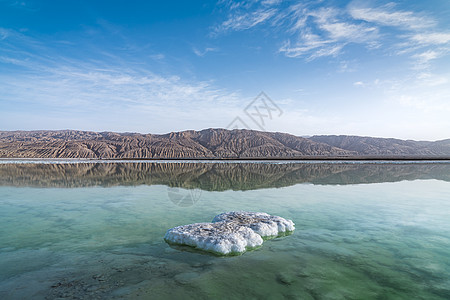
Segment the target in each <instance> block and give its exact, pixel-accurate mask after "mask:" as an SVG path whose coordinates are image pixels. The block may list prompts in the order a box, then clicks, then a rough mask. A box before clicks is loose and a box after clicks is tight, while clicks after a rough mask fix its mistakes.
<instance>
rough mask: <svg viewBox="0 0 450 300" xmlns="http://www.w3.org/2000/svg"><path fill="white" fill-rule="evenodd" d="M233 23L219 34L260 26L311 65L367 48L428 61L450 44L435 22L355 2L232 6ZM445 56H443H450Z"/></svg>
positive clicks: (231, 3)
mask: <svg viewBox="0 0 450 300" xmlns="http://www.w3.org/2000/svg"><path fill="white" fill-rule="evenodd" d="M226 7H228V8H229V11H228V18H227V20H225V21H224V22H222V23H221V24H220V25H218V26H216V27H215V29H214V30H215V33H218V32H219V33H220V32H231V31H242V30H247V29H250V28H253V27H256V26H257V25H264V26H269V27H270V28H271V30H274V31H276V32H278V33H279V36H282V37H283V36H284V37H285V39H284V40H283V41H281V42H280V43H281V46H280V48H279V52H280V53H283V54H284V55H286V56H288V57H295V58H303V59H306V60H308V61H310V60H314V59H316V58H319V57H327V56H328V57H337V56H339V55H341V54H343V53H345V48H346V47H347V46H349V45H352V44H353V45H354V44H357V45H361V46H363V47H365V48H366V49H367V51H372V50H376V49H382V50H383V51H384V53H390V54H391V53H392V52H393V51H386V50H387V49H391V50H394V52H395V53H397V55H405V54H406V55H409V57H410V58H412V59H413V60H415V59H422V58H420V56H418V55H420V53H423V52H425V51H427V50H430V49H428V48H427V47H429V46H432V45H445V46H446V45H447V44H448V43H450V33H448V32H441V31H440V30H438V29H437V25H438V23H437V21H436V20H435V19H433V18H432V17H430V16H428V15H426V14H424V13H421V12H414V11H411V10H402V9H399V8H398V7H397V5H396V4H394V3H387V4H385V5H379V6H370V4H369V3H368V2H363V1H353V2H351V3H350V4H349V5H348V6H346V7H334V6H321V7H317V3H315V2H312V1H311V2H302V3H295V4H290V3H289V2H288V3H280V1H244V2H234V1H227V2H226ZM447 54H448V51H447V50H445V51H444V50H440V55H441V56H443V55H447Z"/></svg>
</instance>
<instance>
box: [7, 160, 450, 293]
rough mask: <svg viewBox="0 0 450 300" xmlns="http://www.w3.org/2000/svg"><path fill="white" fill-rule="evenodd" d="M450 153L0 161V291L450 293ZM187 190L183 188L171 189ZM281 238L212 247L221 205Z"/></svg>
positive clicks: (222, 208) (221, 208)
mask: <svg viewBox="0 0 450 300" xmlns="http://www.w3.org/2000/svg"><path fill="white" fill-rule="evenodd" d="M449 174H450V164H445V163H440V164H398V165H392V164H383V165H380V164H370V165H367V164H349V165H346V164H337V165H336V164H325V163H322V164H293V165H292V164H282V165H279V164H267V163H265V164H256V165H254V164H252V165H250V164H248V165H247V164H195V163H190V164H174V163H172V164H171V163H168V164H133V163H129V164H128V165H126V164H70V165H69V164H67V165H66V164H56V165H40V164H20V165H17V164H14V165H12V164H0V185H1V186H0V299H45V298H47V299H55V298H69V299H96V298H100V299H114V298H118V299H122V298H126V299H283V298H286V299H449V298H450V179H449V176H450V175H449ZM183 187H186V188H183ZM231 210H248V211H261V212H267V213H270V214H275V215H280V216H282V217H285V218H289V219H292V220H293V221H294V222H295V224H296V230H295V232H294V234H293V235H290V236H287V237H283V238H278V239H274V240H269V241H265V242H264V244H263V246H262V247H261V248H260V249H258V250H255V251H251V252H247V253H245V254H244V255H241V256H235V257H216V256H212V255H208V254H204V253H199V252H194V251H186V249H179V248H172V247H170V246H169V245H167V244H166V243H165V242H164V240H163V236H164V233H165V232H166V230H167V229H168V228H171V227H174V226H177V225H182V224H188V223H194V222H209V221H211V220H212V218H213V217H214V216H215V215H216V214H219V213H221V212H225V211H231Z"/></svg>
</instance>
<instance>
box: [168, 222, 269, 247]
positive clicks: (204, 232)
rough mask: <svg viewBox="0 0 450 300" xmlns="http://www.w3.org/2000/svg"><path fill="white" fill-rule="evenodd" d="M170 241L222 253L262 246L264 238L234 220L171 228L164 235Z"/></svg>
mask: <svg viewBox="0 0 450 300" xmlns="http://www.w3.org/2000/svg"><path fill="white" fill-rule="evenodd" d="M164 239H165V240H166V241H167V242H169V243H174V244H180V245H188V246H192V247H196V248H199V249H202V250H205V251H210V252H217V253H220V254H225V255H226V254H232V253H242V252H245V250H246V249H247V248H254V247H257V246H261V245H262V243H263V239H262V238H261V236H259V235H258V234H256V233H255V232H254V231H253V230H251V229H250V228H248V227H245V226H240V225H238V224H236V223H233V222H217V223H195V224H189V225H183V226H178V227H175V228H172V229H169V230H168V231H167V233H166V235H165V236H164Z"/></svg>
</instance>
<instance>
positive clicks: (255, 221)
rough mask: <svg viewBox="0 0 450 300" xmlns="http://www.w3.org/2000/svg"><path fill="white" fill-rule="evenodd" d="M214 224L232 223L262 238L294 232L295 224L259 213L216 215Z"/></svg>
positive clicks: (241, 212) (234, 212)
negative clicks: (252, 231)
mask: <svg viewBox="0 0 450 300" xmlns="http://www.w3.org/2000/svg"><path fill="white" fill-rule="evenodd" d="M212 221H213V223H215V222H224V221H225V222H232V223H235V224H238V225H240V226H244V227H248V228H251V229H252V230H254V231H255V232H256V233H257V234H259V235H260V236H262V237H270V236H277V235H279V234H280V233H283V232H289V231H294V229H295V226H294V225H295V224H294V222H292V221H291V220H286V219H284V218H282V217H279V216H271V215H269V214H266V213H261V212H245V211H232V212H226V213H222V214H220V215H217V216H215V217H214V219H213V220H212Z"/></svg>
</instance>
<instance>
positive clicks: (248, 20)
mask: <svg viewBox="0 0 450 300" xmlns="http://www.w3.org/2000/svg"><path fill="white" fill-rule="evenodd" d="M276 13H277V10H276V9H273V8H269V9H260V10H257V11H254V12H251V13H244V14H237V15H231V16H230V17H229V18H228V20H226V21H224V22H222V24H220V25H219V26H217V27H216V28H215V33H216V34H218V33H223V32H228V31H241V30H247V29H250V28H252V27H255V26H257V25H259V24H261V23H264V22H265V21H267V20H268V19H270V18H271V17H273V16H274V15H275V14H276Z"/></svg>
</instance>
